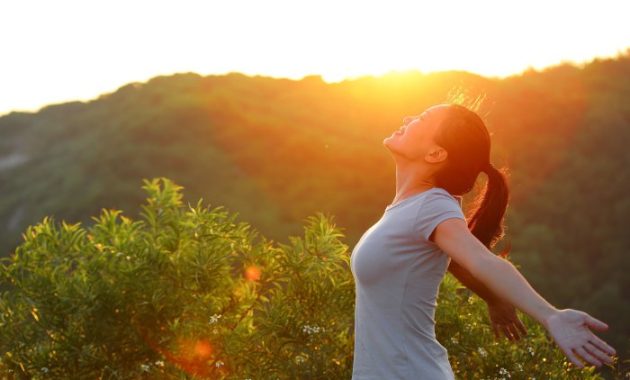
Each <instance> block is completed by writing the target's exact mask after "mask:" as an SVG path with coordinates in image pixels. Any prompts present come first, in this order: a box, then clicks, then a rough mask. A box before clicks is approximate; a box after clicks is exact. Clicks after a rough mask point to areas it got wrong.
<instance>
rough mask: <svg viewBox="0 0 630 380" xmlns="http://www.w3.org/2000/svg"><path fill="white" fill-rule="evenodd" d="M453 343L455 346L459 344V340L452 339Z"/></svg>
mask: <svg viewBox="0 0 630 380" xmlns="http://www.w3.org/2000/svg"><path fill="white" fill-rule="evenodd" d="M451 342H453V344H459V340H457V338H455V337H451Z"/></svg>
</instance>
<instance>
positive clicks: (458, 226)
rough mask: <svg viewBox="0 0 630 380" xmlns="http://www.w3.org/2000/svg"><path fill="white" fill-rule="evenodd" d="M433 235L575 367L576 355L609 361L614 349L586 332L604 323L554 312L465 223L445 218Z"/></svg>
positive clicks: (564, 311) (565, 311)
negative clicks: (537, 325) (548, 335)
mask: <svg viewBox="0 0 630 380" xmlns="http://www.w3.org/2000/svg"><path fill="white" fill-rule="evenodd" d="M434 234H435V238H434V239H435V243H436V244H437V245H438V246H439V247H440V249H442V251H444V252H445V253H446V254H447V255H449V256H450V257H451V259H452V260H454V261H456V262H457V263H458V264H459V265H461V266H462V267H464V268H465V269H467V270H468V271H469V272H470V273H471V274H472V276H473V277H475V278H476V279H478V280H480V281H482V282H483V283H484V284H485V285H486V286H488V287H489V288H490V289H491V290H492V291H493V292H494V293H496V294H497V295H498V296H499V297H502V298H504V299H506V300H507V301H509V302H510V303H512V304H514V305H515V306H517V307H518V308H519V309H520V310H522V311H524V312H525V313H527V314H529V315H530V316H532V317H533V318H534V319H536V320H537V321H538V322H540V323H541V324H542V325H543V326H544V327H545V328H546V329H547V330H548V331H549V332H550V333H551V335H552V336H553V338H554V340H555V341H556V343H557V344H558V346H559V347H560V348H561V349H562V350H563V352H564V353H565V355H566V356H567V357H569V359H571V361H572V362H573V363H574V364H575V365H576V366H578V367H582V363H581V362H580V360H579V359H578V357H577V356H576V353H577V354H578V355H580V356H581V357H583V358H584V359H585V360H586V361H587V362H590V363H591V364H594V365H597V366H599V365H601V363H602V362H612V359H611V358H610V357H609V356H608V355H614V354H615V350H614V349H613V348H612V347H610V346H609V345H608V344H607V343H606V342H604V341H603V340H601V339H600V338H599V337H597V336H596V335H595V334H593V333H592V332H591V331H590V330H589V327H591V328H594V329H598V330H605V329H607V328H608V326H607V325H606V324H605V323H604V322H602V321H599V320H597V319H595V318H593V317H592V316H590V315H588V314H587V313H584V312H582V311H579V310H572V309H562V310H559V309H556V308H555V307H554V306H553V305H551V304H550V303H549V302H547V300H545V299H544V298H543V297H541V296H540V295H539V294H538V293H537V292H536V291H535V290H534V289H533V288H532V287H531V285H530V284H529V283H528V282H527V280H526V279H525V278H524V277H523V276H522V275H521V273H520V272H519V271H518V270H517V269H516V267H514V265H512V263H510V262H509V261H508V260H505V259H503V258H501V257H498V256H496V255H494V254H493V253H492V252H490V251H489V250H488V249H487V248H486V247H485V246H484V245H483V244H482V243H481V242H480V241H479V239H477V238H476V237H475V236H474V235H473V234H472V233H471V232H470V230H469V229H468V226H467V225H466V222H465V221H464V220H462V219H457V218H451V219H446V220H444V221H443V222H442V223H440V224H439V225H438V226H437V227H436V228H435V232H434ZM574 351H575V352H574Z"/></svg>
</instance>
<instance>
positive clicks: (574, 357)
mask: <svg viewBox="0 0 630 380" xmlns="http://www.w3.org/2000/svg"><path fill="white" fill-rule="evenodd" d="M560 348H562V351H564V354H565V355H566V356H567V357H568V358H569V359H570V360H571V362H572V363H573V364H574V365H575V366H576V367H578V368H582V367H584V364H582V362H581V361H580V359H578V357H577V355H575V353H574V352H573V350H572V349H570V348H564V347H560Z"/></svg>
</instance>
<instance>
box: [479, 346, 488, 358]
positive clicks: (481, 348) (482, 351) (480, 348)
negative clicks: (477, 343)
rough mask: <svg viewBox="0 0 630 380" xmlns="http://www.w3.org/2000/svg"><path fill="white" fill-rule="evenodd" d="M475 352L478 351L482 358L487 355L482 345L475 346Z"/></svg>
mask: <svg viewBox="0 0 630 380" xmlns="http://www.w3.org/2000/svg"><path fill="white" fill-rule="evenodd" d="M477 352H479V355H481V356H483V357H484V358H485V357H486V356H488V351H486V350H485V349H484V348H483V347H479V348H477Z"/></svg>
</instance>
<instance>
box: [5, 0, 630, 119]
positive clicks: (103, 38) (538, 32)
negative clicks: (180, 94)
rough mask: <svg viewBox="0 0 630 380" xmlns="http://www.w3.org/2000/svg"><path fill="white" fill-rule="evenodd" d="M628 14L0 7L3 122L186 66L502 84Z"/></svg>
mask: <svg viewBox="0 0 630 380" xmlns="http://www.w3.org/2000/svg"><path fill="white" fill-rule="evenodd" d="M629 14H630V1H627V0H618V1H611V0H599V1H597V2H594V1H574V0H572V1H558V0H557V1H548V0H525V1H523V0H518V1H517V0H514V1H504V0H498V1H489V0H475V1H470V0H461V1H447V0H434V1H422V0H416V1H399V0H383V1H371V0H362V1H353V0H308V1H306V0H304V1H300V0H251V1H244V0H225V1H212V0H205V1H192V0H177V1H160V0H122V1H120V0H107V1H98V2H97V1H85V0H80V1H71V0H55V1H50V0H41V1H35V0H15V1H3V2H1V3H0V54H1V55H0V114H5V113H7V112H8V111H10V110H37V109H39V108H40V107H41V106H43V105H46V104H52V103H60V102H65V101H70V100H88V99H92V98H95V97H97V96H98V95H99V94H102V93H106V92H112V91H115V90H116V89H117V88H118V87H120V86H122V85H124V84H126V83H129V82H136V81H140V82H144V81H146V80H148V79H150V78H151V77H154V76H156V75H163V74H172V73H176V72H187V71H194V72H197V73H199V74H202V75H208V74H224V73H228V72H231V71H238V72H242V73H245V74H247V75H266V76H272V77H287V78H293V79H300V78H302V77H303V76H305V75H311V74H319V75H321V76H322V77H323V79H324V80H326V81H328V82H334V81H340V80H342V79H344V78H347V77H356V76H360V75H366V74H371V75H382V74H384V73H387V72H389V71H398V70H409V69H417V70H420V71H422V72H430V71H441V70H451V69H457V70H466V71H470V72H474V73H478V74H481V75H485V76H494V77H504V76H507V75H510V74H515V73H519V72H521V71H523V70H525V69H527V68H528V67H531V68H535V69H542V68H543V67H545V66H549V65H553V64H557V63H560V62H562V61H570V62H575V63H578V64H579V63H583V62H587V61H590V60H591V59H592V58H594V57H611V56H615V55H617V54H619V53H622V52H623V51H625V49H626V48H628V47H630V26H628V23H627V17H628V15H629Z"/></svg>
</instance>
